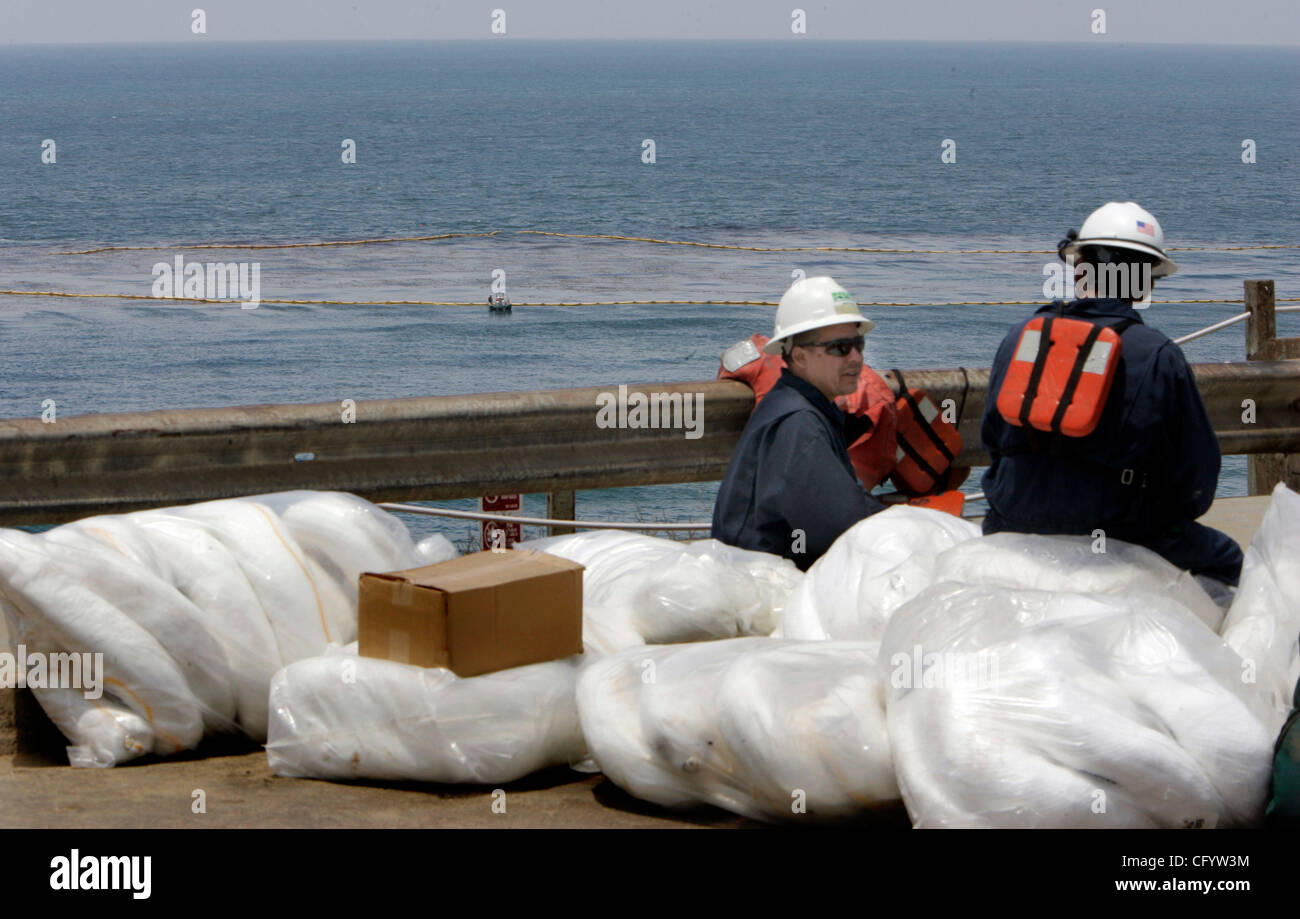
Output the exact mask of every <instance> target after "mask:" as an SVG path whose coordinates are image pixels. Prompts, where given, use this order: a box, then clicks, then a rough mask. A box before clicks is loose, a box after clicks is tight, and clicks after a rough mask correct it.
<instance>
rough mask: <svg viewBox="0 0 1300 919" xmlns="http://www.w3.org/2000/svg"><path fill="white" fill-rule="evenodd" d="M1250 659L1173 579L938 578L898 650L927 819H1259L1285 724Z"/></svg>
mask: <svg viewBox="0 0 1300 919" xmlns="http://www.w3.org/2000/svg"><path fill="white" fill-rule="evenodd" d="M961 548H962V547H958V548H957V549H954V550H952V551H953V552H958V551H960V550H961ZM941 564H942V562H941ZM1240 664H1241V661H1240V659H1239V658H1238V657H1237V655H1236V654H1234V653H1233V652H1232V650H1231V649H1230V648H1228V647H1227V646H1226V645H1225V644H1223V642H1222V641H1221V640H1219V638H1218V637H1217V636H1216V635H1214V634H1213V633H1212V632H1210V631H1209V630H1208V629H1206V628H1205V627H1204V624H1203V623H1202V622H1201V621H1200V620H1199V619H1197V617H1196V615H1195V614H1194V613H1193V612H1192V611H1191V610H1189V609H1188V608H1186V607H1184V606H1182V605H1181V604H1179V603H1177V602H1176V601H1174V600H1173V599H1171V598H1169V597H1166V596H1162V595H1159V594H1154V593H1140V592H1135V593H1127V594H1125V593H1119V592H1117V593H1114V594H1069V593H1061V592H1047V591H1037V590H1010V589H1005V588H998V587H988V586H970V585H963V584H959V583H956V582H953V581H945V582H941V583H937V584H935V585H933V586H932V587H930V588H928V589H927V590H926V591H924V592H922V593H921V594H920V595H918V596H917V597H915V598H914V599H913V600H912V601H910V602H909V603H908V604H906V605H905V606H903V607H902V608H900V609H899V610H897V611H896V613H895V614H894V617H893V619H892V620H891V621H890V624H889V627H888V629H887V631H886V634H885V640H884V644H883V646H882V649H881V665H882V667H885V668H886V669H887V671H888V673H887V686H888V691H889V703H888V712H889V735H890V739H891V742H892V744H893V749H894V762H895V766H896V767H897V770H898V781H899V784H900V786H901V787H902V792H903V798H904V800H905V801H906V803H907V807H908V811H909V813H910V814H911V815H912V819H913V822H914V824H915V825H916V826H918V827H934V826H943V827H948V826H962V827H978V826H1000V827H1109V826H1128V827H1155V826H1160V827H1202V826H1203V827H1213V826H1239V825H1249V824H1251V823H1254V822H1255V821H1257V820H1258V819H1259V817H1260V815H1261V814H1262V810H1263V807H1264V804H1265V801H1266V798H1267V793H1268V789H1269V780H1270V774H1271V752H1272V735H1271V733H1270V732H1269V730H1268V729H1267V728H1266V726H1265V725H1264V723H1263V720H1262V719H1263V717H1264V716H1265V715H1266V711H1265V707H1264V704H1263V700H1262V698H1261V697H1260V696H1259V695H1258V694H1257V693H1256V692H1255V691H1254V690H1253V688H1251V687H1248V686H1245V685H1243V684H1242V682H1241V666H1240Z"/></svg>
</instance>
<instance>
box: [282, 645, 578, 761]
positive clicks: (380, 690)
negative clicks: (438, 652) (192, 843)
mask: <svg viewBox="0 0 1300 919" xmlns="http://www.w3.org/2000/svg"><path fill="white" fill-rule="evenodd" d="M578 666H579V665H578V660H577V659H575V658H571V659H568V660H560V661H548V662H547V663H543V664H532V665H530V666H527V667H517V668H514V669H511V670H501V671H498V672H496V673H489V674H484V675H482V676H476V677H468V678H460V677H457V676H456V675H455V674H454V673H452V672H451V671H450V670H444V669H441V668H431V669H423V668H420V667H416V666H413V665H410V664H398V663H394V662H392V661H384V660H376V659H373V658H367V657H357V656H356V655H355V653H344V652H341V651H335V652H334V653H331V654H327V655H325V656H321V657H315V658H311V659H308V660H303V661H298V662H296V663H294V664H290V665H289V666H287V667H285V668H284V670H282V671H281V672H280V673H278V674H276V676H275V679H274V680H272V682H271V724H270V731H269V736H268V742H267V745H266V753H267V759H268V761H269V763H270V766H271V770H272V771H273V772H274V773H275V774H276V775H282V776H289V777H294V778H319V779H382V780H411V781H423V782H469V783H484V784H496V783H501V782H510V781H514V780H515V779H518V778H522V777H523V776H525V775H528V774H529V773H532V772H536V771H537V770H538V769H544V768H546V767H548V766H559V765H566V764H568V763H570V762H576V761H578V760H581V759H582V758H584V757H585V756H586V748H585V746H584V744H583V740H582V732H581V730H580V728H579V725H578V713H577V709H576V707H575V705H574V684H575V682H576V680H577V673H578Z"/></svg>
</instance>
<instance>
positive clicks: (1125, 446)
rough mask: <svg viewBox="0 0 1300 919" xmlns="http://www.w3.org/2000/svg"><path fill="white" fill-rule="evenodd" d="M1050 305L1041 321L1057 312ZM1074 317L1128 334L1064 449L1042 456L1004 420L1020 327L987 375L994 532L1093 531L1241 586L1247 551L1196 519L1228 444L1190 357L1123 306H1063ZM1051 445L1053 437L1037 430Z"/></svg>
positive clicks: (987, 484) (988, 527)
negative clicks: (1103, 395) (1091, 409)
mask: <svg viewBox="0 0 1300 919" xmlns="http://www.w3.org/2000/svg"><path fill="white" fill-rule="evenodd" d="M1055 306H1056V305H1048V306H1044V307H1042V308H1041V309H1039V310H1038V312H1037V313H1036V314H1035V315H1044V314H1047V313H1051V312H1053V310H1054V309H1055ZM1065 315H1066V316H1074V317H1078V318H1083V319H1090V320H1096V321H1098V322H1099V324H1101V325H1106V326H1112V325H1115V324H1116V323H1117V322H1119V321H1121V320H1123V319H1133V320H1136V322H1135V323H1134V324H1133V325H1131V326H1129V327H1128V328H1127V329H1125V330H1124V331H1123V332H1122V333H1121V336H1120V338H1121V341H1122V345H1121V350H1120V363H1119V366H1118V367H1117V369H1116V372H1115V380H1114V383H1113V384H1112V386H1111V391H1110V395H1109V396H1108V398H1107V401H1106V407H1105V409H1104V410H1103V411H1102V415H1101V420H1100V421H1099V422H1098V424H1097V427H1096V429H1095V430H1094V431H1093V432H1092V433H1091V434H1089V435H1088V436H1086V437H1064V436H1063V437H1061V438H1060V439H1059V452H1058V454H1057V455H1055V456H1052V455H1049V454H1048V453H1047V452H1038V453H1035V452H1032V451H1031V450H1030V444H1029V435H1027V434H1026V431H1025V429H1024V428H1022V427H1017V426H1015V425H1012V424H1009V423H1008V422H1007V421H1006V420H1005V419H1003V417H1002V416H1001V415H1000V414H999V413H998V410H997V396H998V393H999V392H1000V391H1001V388H1002V380H1003V378H1004V377H1005V376H1006V372H1007V367H1008V365H1009V364H1010V362H1011V356H1012V353H1013V351H1014V350H1015V346H1016V343H1017V342H1018V341H1019V339H1020V333H1021V330H1022V329H1023V328H1024V327H1025V325H1026V324H1028V322H1029V320H1028V319H1026V320H1025V321H1024V322H1021V323H1018V324H1017V325H1015V326H1014V327H1012V329H1011V331H1010V332H1008V333H1007V336H1006V338H1004V339H1003V341H1002V345H1001V347H999V348H998V353H997V358H996V359H995V361H994V363H993V370H992V373H991V375H990V377H989V390H988V393H989V394H988V399H987V401H986V402H985V405H984V418H983V423H982V427H981V431H980V434H981V439H982V440H983V442H984V447H985V449H987V450H988V451H989V454H990V455H991V456H992V459H993V462H992V465H991V466H989V469H988V471H987V472H986V473H985V474H984V493H985V495H986V496H987V498H988V504H989V512H988V515H987V516H986V517H985V519H984V532H985V533H996V532H998V531H999V530H1013V531H1016V532H1021V533H1074V534H1080V533H1082V534H1091V533H1092V531H1093V530H1094V529H1101V530H1104V531H1105V533H1106V535H1107V536H1109V537H1114V538H1117V539H1121V540H1124V541H1126V542H1134V543H1138V544H1140V545H1144V546H1147V547H1148V548H1150V549H1152V550H1154V551H1156V552H1158V553H1160V554H1161V555H1163V556H1164V557H1165V558H1167V559H1168V560H1169V561H1171V562H1173V563H1174V564H1175V565H1178V566H1179V567H1181V568H1186V569H1189V570H1191V571H1192V572H1193V573H1194V574H1207V575H1210V576H1211V577H1215V578H1218V579H1219V580H1221V581H1225V582H1227V583H1229V584H1235V583H1236V582H1237V578H1238V576H1239V575H1240V573H1241V559H1242V553H1241V549H1240V548H1239V547H1238V546H1237V544H1236V543H1235V542H1234V541H1233V540H1232V539H1231V538H1230V537H1228V536H1227V535H1225V534H1223V533H1220V532H1219V531H1218V530H1212V529H1210V528H1209V527H1205V526H1202V525H1200V524H1197V523H1194V522H1193V521H1195V519H1196V518H1197V517H1199V516H1200V515H1201V514H1203V513H1205V511H1206V510H1208V509H1209V507H1210V503H1211V502H1212V501H1213V500H1214V490H1215V486H1216V485H1217V484H1218V479H1219V462H1220V457H1219V442H1218V440H1217V439H1216V437H1215V435H1214V428H1213V427H1212V426H1211V424H1210V419H1209V416H1208V415H1207V414H1206V412H1205V405H1204V404H1203V403H1202V402H1201V395H1200V392H1199V391H1198V390H1197V388H1196V380H1195V378H1194V377H1193V375H1192V370H1191V367H1189V366H1188V364H1187V360H1186V359H1185V358H1184V357H1183V353H1182V350H1181V349H1180V348H1179V347H1178V346H1177V345H1175V344H1174V343H1173V342H1172V341H1170V340H1169V339H1168V338H1166V337H1165V336H1164V335H1163V334H1161V333H1160V332H1157V331H1156V330H1155V329H1152V328H1149V327H1148V326H1146V325H1143V324H1142V317H1141V315H1140V314H1139V313H1138V312H1137V311H1135V310H1134V309H1133V308H1132V307H1130V306H1129V305H1128V304H1127V303H1125V302H1124V301H1122V300H1109V299H1086V300H1074V301H1071V302H1070V303H1068V304H1065ZM1034 433H1035V434H1036V435H1037V436H1038V438H1039V444H1040V446H1041V447H1044V448H1045V447H1048V446H1049V445H1050V441H1051V436H1050V435H1048V434H1045V433H1042V432H1034Z"/></svg>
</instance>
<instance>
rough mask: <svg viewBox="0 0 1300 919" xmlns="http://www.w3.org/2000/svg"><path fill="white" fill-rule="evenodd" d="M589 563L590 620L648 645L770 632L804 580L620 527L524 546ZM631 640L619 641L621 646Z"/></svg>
mask: <svg viewBox="0 0 1300 919" xmlns="http://www.w3.org/2000/svg"><path fill="white" fill-rule="evenodd" d="M518 548H520V549H537V550H540V551H543V552H549V553H551V554H552V555H558V556H560V557H561V558H567V559H569V560H570V561H574V562H577V563H579V564H581V565H583V566H584V567H585V568H586V570H585V572H584V573H583V588H582V593H583V605H584V608H585V609H586V610H587V619H588V621H591V620H592V618H593V617H594V616H600V617H602V620H601V624H600V625H598V626H597V628H598V630H599V631H602V632H609V633H612V634H615V635H620V636H624V637H626V636H628V635H630V634H633V633H634V634H636V635H639V636H640V637H641V640H642V641H644V642H646V643H649V644H668V643H672V642H684V641H707V640H711V639H717V638H734V637H737V636H741V635H749V634H767V633H768V632H770V631H771V628H772V625H773V624H774V622H775V617H776V612H777V611H778V610H779V609H780V606H781V604H782V603H784V601H785V598H786V596H787V594H788V593H789V591H790V589H792V587H793V585H795V584H797V583H798V582H799V580H800V579H801V578H802V574H801V573H800V572H799V570H798V569H797V568H795V567H794V564H793V563H791V562H789V561H788V560H786V559H782V558H779V557H777V556H769V555H766V554H765V553H761V552H750V551H747V550H742V549H734V548H733V547H730V546H725V545H723V544H721V543H718V542H716V541H714V540H701V541H699V542H697V543H693V544H686V543H681V542H674V541H673V540H668V539H658V538H656V537H653V536H642V535H640V534H636V533H625V532H621V531H617V530H595V531H590V532H586V533H580V534H576V535H570V536H552V537H548V538H545V539H537V540H531V541H528V542H524V543H520V544H519V546H518ZM624 640H625V639H620V640H619V641H618V642H616V644H620V643H622V642H623V641H624Z"/></svg>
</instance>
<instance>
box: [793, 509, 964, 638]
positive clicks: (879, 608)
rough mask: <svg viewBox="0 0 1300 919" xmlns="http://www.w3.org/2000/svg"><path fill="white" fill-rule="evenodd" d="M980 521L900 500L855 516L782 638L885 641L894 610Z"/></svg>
mask: <svg viewBox="0 0 1300 919" xmlns="http://www.w3.org/2000/svg"><path fill="white" fill-rule="evenodd" d="M979 535H980V528H979V527H978V526H976V525H975V524H973V523H970V522H968V521H965V520H961V519H959V518H957V517H954V516H952V515H951V514H945V513H943V512H942V511H934V510H928V509H926V508H919V507H909V506H907V505H899V506H896V507H891V508H888V509H886V510H883V511H881V512H880V513H878V514H873V515H872V516H870V517H868V518H867V519H865V520H862V521H860V522H858V523H856V524H854V525H853V526H852V527H851V528H850V529H848V530H847V531H845V532H844V533H843V534H842V535H841V536H840V538H839V539H837V540H835V542H834V543H833V544H832V545H831V547H830V549H828V550H827V551H826V554H825V555H823V556H822V557H821V558H819V559H818V560H817V561H816V562H814V563H813V565H812V567H811V568H809V569H808V573H807V575H806V576H805V577H804V579H803V582H802V583H801V584H799V586H798V587H797V588H796V589H795V591H794V592H793V593H792V594H791V595H790V598H789V600H788V601H787V603H786V606H785V609H784V611H783V612H782V614H781V622H780V627H779V628H778V629H777V631H776V633H775V635H776V637H780V638H802V639H809V640H815V641H825V640H827V639H845V640H854V641H875V642H878V641H880V639H881V636H883V635H884V632H885V625H886V624H887V623H888V622H889V617H890V616H891V615H892V614H893V612H894V610H896V609H898V607H900V606H902V605H903V604H904V603H906V602H907V601H908V600H910V599H911V598H912V597H914V596H916V595H917V594H918V593H920V592H921V591H922V590H924V589H925V588H926V587H928V586H929V585H930V583H931V582H932V581H933V579H934V561H935V558H936V556H938V554H939V553H940V552H943V551H944V550H945V549H948V548H950V547H952V546H955V545H957V544H958V543H960V542H965V541H966V540H970V539H974V538H975V537H977V536H979Z"/></svg>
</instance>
